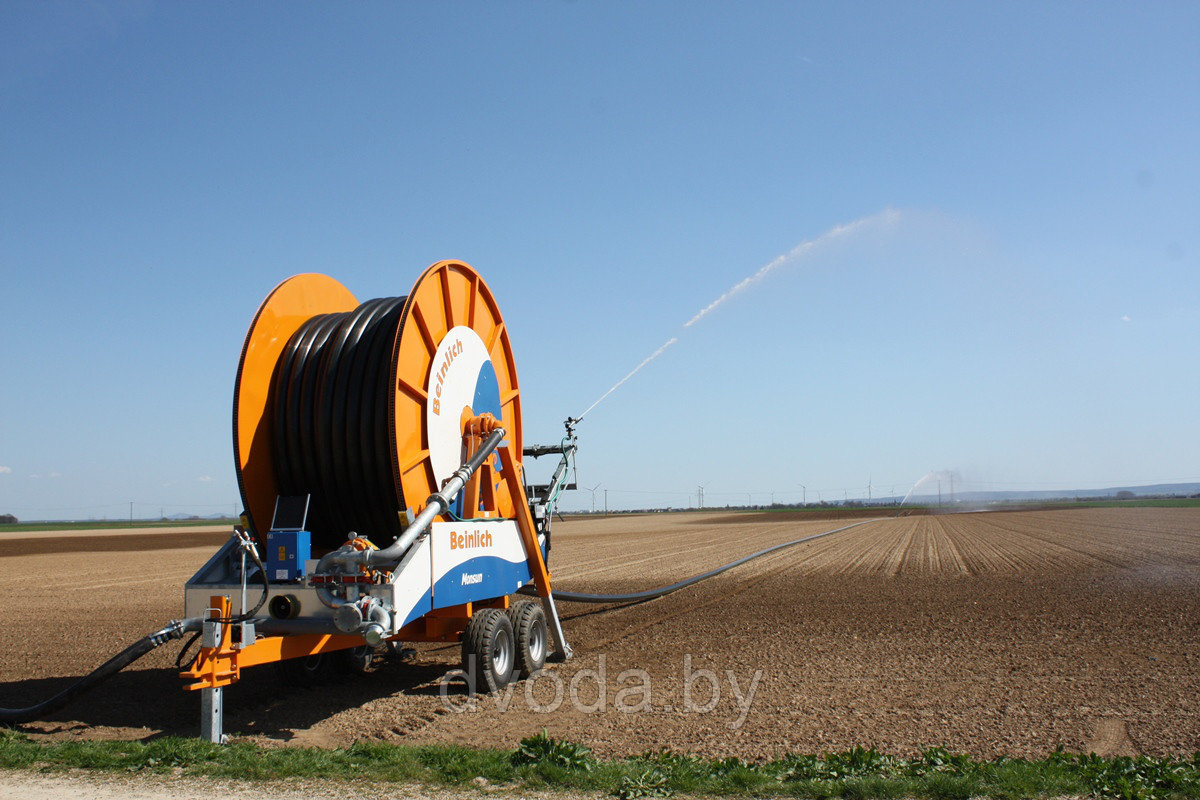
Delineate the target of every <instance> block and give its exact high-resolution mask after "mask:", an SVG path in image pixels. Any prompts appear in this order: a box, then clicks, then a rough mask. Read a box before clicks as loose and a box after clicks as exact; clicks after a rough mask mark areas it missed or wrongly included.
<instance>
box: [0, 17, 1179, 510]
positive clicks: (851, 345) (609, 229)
mask: <svg viewBox="0 0 1200 800" xmlns="http://www.w3.org/2000/svg"><path fill="white" fill-rule="evenodd" d="M889 209H890V210H891V211H892V212H893V213H891V214H885V213H884V212H887V211H888V210H889ZM881 215H882V216H881ZM864 217H867V218H871V219H869V220H868V221H867V222H865V223H863V224H861V225H860V226H859V227H858V228H856V229H855V230H854V231H853V232H852V233H851V234H847V235H845V236H843V237H841V238H835V239H834V240H833V241H826V242H824V243H822V244H820V245H818V246H814V247H813V248H811V249H810V250H808V251H807V252H806V253H804V254H803V255H801V256H799V257H797V258H794V259H792V260H791V261H790V262H788V263H785V264H783V265H781V266H779V267H778V268H777V269H774V270H772V271H771V272H770V273H769V274H768V275H766V276H765V277H763V279H762V280H760V281H758V282H756V283H754V284H753V285H751V286H750V287H748V288H747V289H746V290H745V291H743V292H741V293H739V294H737V295H736V296H733V297H731V298H730V299H729V300H727V301H726V302H725V303H723V304H721V305H720V306H719V307H718V308H716V309H714V310H713V311H712V312H711V313H710V314H708V315H706V316H705V317H704V318H703V319H702V320H701V321H700V322H698V323H697V324H695V325H693V326H691V327H688V328H686V329H685V328H683V324H684V323H685V322H687V321H688V320H689V319H691V318H692V317H693V316H694V315H695V314H696V313H697V312H698V311H699V310H700V309H702V308H704V307H705V306H707V305H708V304H709V303H711V302H712V301H713V300H715V299H716V298H717V297H719V296H720V295H721V294H722V293H723V292H725V291H726V290H728V289H729V288H730V287H731V286H733V285H735V284H737V283H738V282H739V281H741V280H742V279H743V278H744V277H746V276H748V275H750V274H752V273H754V272H755V271H756V270H758V269H759V268H761V267H762V266H763V265H765V264H767V263H768V262H770V261H771V260H772V259H773V258H775V257H776V256H778V255H780V254H783V253H786V252H788V251H790V250H792V249H793V248H794V247H796V246H797V245H799V244H800V243H802V242H804V241H806V240H814V239H817V238H819V237H821V236H822V235H823V234H825V233H826V232H827V231H829V230H830V229H832V228H834V227H835V226H838V225H843V224H847V223H851V222H853V221H855V220H859V219H862V218H864ZM442 258H459V259H463V260H466V261H468V262H469V263H471V264H473V265H474V266H475V267H477V268H478V269H479V270H480V271H481V272H482V273H483V275H484V276H485V278H486V279H487V280H488V282H489V283H490V284H491V286H492V287H493V289H494V290H495V292H496V294H497V296H498V298H499V300H500V303H501V308H502V311H503V312H504V315H505V318H506V320H507V322H508V324H509V327H510V330H511V333H512V337H513V342H514V346H515V348H516V353H517V359H518V362H517V366H518V369H519V374H520V379H521V382H522V389H523V397H524V403H525V423H526V430H527V433H528V439H529V440H530V441H536V440H545V441H554V440H556V438H557V436H558V434H559V432H560V430H561V427H560V425H561V421H562V420H563V419H564V418H565V417H566V416H567V415H569V414H578V412H580V411H582V410H583V409H584V408H586V407H587V406H588V405H589V404H590V403H591V402H592V401H593V400H595V399H596V398H597V397H598V396H600V395H601V394H602V393H603V392H604V391H605V390H606V389H607V388H608V387H609V386H611V385H612V384H613V383H615V382H616V381H617V380H619V379H620V378H621V377H622V376H624V375H625V374H626V373H627V372H628V371H629V370H630V369H632V368H633V367H634V366H635V365H637V364H638V363H639V362H640V361H641V360H642V359H643V358H645V357H646V356H648V355H649V354H650V353H651V352H653V351H654V350H655V349H656V348H657V347H658V346H659V345H661V344H662V343H663V342H664V341H667V340H668V339H669V338H671V337H677V338H678V342H677V343H676V344H675V345H674V346H672V347H670V348H669V349H668V350H666V351H665V352H664V353H663V354H662V355H661V356H660V357H659V358H658V359H656V360H655V361H654V362H652V363H651V364H649V365H647V366H646V368H645V369H643V370H642V371H641V372H639V373H638V374H637V375H636V376H634V378H633V379H631V380H630V381H629V382H628V383H626V384H625V385H624V386H622V387H621V388H620V389H618V390H617V391H616V392H614V393H613V394H612V395H610V396H609V397H608V398H607V399H606V400H605V401H604V402H603V403H602V404H600V405H599V406H597V407H596V409H595V410H594V411H593V412H592V413H591V414H589V416H588V418H587V419H586V420H585V421H584V423H583V425H582V426H581V429H580V433H581V437H582V450H581V453H580V458H579V472H580V475H579V478H580V482H581V483H583V484H585V485H587V486H592V485H595V484H597V483H599V484H602V489H601V492H602V491H603V488H608V489H609V490H610V494H609V503H610V505H612V506H614V507H630V506H642V505H667V504H673V505H686V504H687V503H688V502H689V500H690V501H691V502H694V492H695V488H696V486H697V485H699V484H706V486H707V488H706V491H705V494H706V501H707V504H709V505H723V504H725V503H727V502H729V503H739V504H740V503H743V502H745V493H746V492H754V493H755V494H754V495H753V499H754V501H755V502H767V501H768V500H769V499H770V498H769V495H770V493H771V492H772V491H773V492H775V497H776V499H778V500H793V499H798V498H799V496H800V489H799V485H800V484H804V485H806V486H807V487H808V489H809V491H808V499H809V500H813V499H814V495H813V493H814V492H815V491H820V492H822V493H823V497H824V499H831V498H837V499H840V498H841V497H842V496H843V494H844V493H848V494H849V496H851V497H853V496H855V495H856V494H864V493H865V487H866V484H867V482H868V480H871V481H872V482H873V486H874V491H875V492H876V494H879V493H888V492H890V491H891V490H892V487H895V490H896V491H897V492H902V491H904V490H906V489H907V488H908V486H910V485H912V483H913V482H915V481H917V480H918V479H919V478H921V477H922V476H923V475H925V474H926V473H927V472H929V471H930V470H943V469H945V470H955V471H957V473H958V475H959V476H960V477H959V480H960V481H962V484H961V485H969V486H971V487H973V488H986V487H992V488H1004V489H1010V488H1025V487H1028V488H1058V487H1071V488H1074V487H1100V486H1107V485H1116V484H1126V483H1151V482H1159V481H1179V480H1197V479H1200V455H1198V454H1200V414H1198V413H1197V410H1198V409H1200V402H1198V401H1197V398H1198V397H1200V377H1198V376H1200V370H1198V369H1197V364H1200V5H1197V4H1196V3H1153V4H1130V3H1116V4H1103V3H1100V4H1097V3H1087V4H1084V3H1041V2H1038V3H1001V4H991V3H989V4H984V3H958V2H952V3H942V4H938V3H921V4H910V3H866V4H862V3H858V4H856V3H832V2H830V3H815V2H810V3H799V2H793V3H748V4H735V3H686V2H679V3H660V2H649V3H641V2H639V3H609V2H573V3H549V2H538V3H373V2H365V3H353V4H349V3H347V4H334V3H329V4H311V3H309V4H294V3H286V4H285V3H278V2H265V3H251V4H245V3H233V4H223V3H158V4H153V3H114V4H109V3H88V4H83V3H42V2H19V1H17V0H10V2H5V3H3V4H0V278H2V283H0V287H2V291H0V308H2V309H3V320H4V336H3V337H2V338H0V366H2V367H3V383H2V384H0V386H2V389H0V513H5V512H11V513H15V514H17V515H18V516H19V517H22V518H41V517H52V518H63V517H72V516H78V517H87V516H105V515H108V516H121V515H123V514H128V502H129V501H130V500H133V501H136V502H137V504H138V505H137V506H136V507H135V513H136V514H137V516H139V517H141V516H150V515H157V514H158V513H159V510H160V508H165V509H166V511H167V512H168V513H171V512H179V511H188V512H191V511H195V512H199V513H211V512H214V511H220V510H230V511H232V510H233V507H234V504H235V502H236V497H237V493H236V488H235V480H234V471H233V464H232V454H231V445H230V433H229V430H230V399H231V393H232V383H233V378H234V371H235V368H236V364H237V359H238V354H239V348H240V346H241V341H242V338H243V336H244V333H245V329H246V327H247V325H248V324H249V322H250V319H251V317H252V315H253V313H254V310H255V308H256V307H257V305H258V304H259V302H260V301H261V300H262V298H263V297H264V296H265V295H266V294H267V292H268V291H270V289H271V288H272V287H273V286H274V285H275V284H276V283H277V282H278V281H279V280H281V279H282V278H284V277H287V276H288V275H291V274H294V273H298V272H307V271H316V272H325V273H328V274H330V275H332V276H334V277H336V278H337V279H338V280H340V281H341V282H343V283H344V284H346V286H348V287H349V288H350V289H351V290H352V291H353V292H355V294H356V295H357V296H358V297H359V298H362V299H367V298H371V297H380V296H386V295H394V294H402V293H404V292H405V291H406V290H407V289H408V288H409V286H411V284H412V282H413V280H414V279H415V278H416V277H417V275H418V274H419V273H420V272H421V270H422V269H423V268H424V267H425V266H427V265H428V264H430V263H432V262H433V261H436V260H438V259H442ZM597 500H598V501H600V495H599V494H598V495H597ZM590 502H591V496H590V495H589V494H588V493H587V492H584V493H581V494H576V496H575V497H574V498H572V499H571V500H569V501H568V503H567V507H568V508H572V507H583V506H586V505H590Z"/></svg>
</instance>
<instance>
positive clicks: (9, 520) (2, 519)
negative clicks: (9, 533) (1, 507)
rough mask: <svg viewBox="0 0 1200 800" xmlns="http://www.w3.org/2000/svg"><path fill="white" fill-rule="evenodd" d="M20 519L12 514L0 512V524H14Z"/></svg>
mask: <svg viewBox="0 0 1200 800" xmlns="http://www.w3.org/2000/svg"><path fill="white" fill-rule="evenodd" d="M18 522H20V520H18V519H17V518H16V517H14V516H13V515H12V514H0V525H16V524H17V523H18Z"/></svg>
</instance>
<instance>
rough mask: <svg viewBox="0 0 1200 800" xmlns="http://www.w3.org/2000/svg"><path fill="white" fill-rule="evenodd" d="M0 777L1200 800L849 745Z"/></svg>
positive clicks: (182, 745)
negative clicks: (764, 751) (752, 758)
mask: <svg viewBox="0 0 1200 800" xmlns="http://www.w3.org/2000/svg"><path fill="white" fill-rule="evenodd" d="M0 768H3V769H38V770H41V771H44V772H45V771H57V770H69V769H88V770H97V771H103V772H125V773H129V772H143V771H144V772H149V773H178V774H181V775H186V776H208V777H213V778H232V779H239V780H246V781H276V780H286V779H289V778H309V779H326V780H352V779H363V778H366V779H369V780H371V781H372V782H393V783H421V784H426V785H433V786H469V785H471V783H472V781H474V780H475V779H476V778H479V777H482V778H486V779H487V780H488V781H489V782H490V783H491V784H493V785H500V786H506V787H509V788H512V789H516V790H520V789H568V790H584V791H595V792H602V793H605V794H609V795H612V796H615V797H617V798H620V799H621V800H633V798H640V797H668V796H670V795H673V794H676V793H687V794H697V795H719V796H741V797H809V798H848V799H849V800H866V798H884V799H886V800H890V799H891V798H908V797H918V798H932V799H933V800H960V799H961V800H965V799H966V798H972V797H989V798H998V799H999V800H1017V798H1041V797H1062V796H1067V795H1071V796H1090V797H1098V798H1119V799H1120V800H1160V799H1161V800H1167V798H1185V797H1188V798H1200V753H1197V754H1196V755H1195V756H1193V757H1192V758H1191V759H1190V760H1186V759H1172V758H1149V757H1144V756H1142V757H1138V758H1129V757H1123V756H1118V757H1113V758H1101V757H1098V756H1094V755H1086V756H1085V755H1073V754H1070V753H1065V752H1062V751H1057V752H1055V753H1052V754H1050V755H1049V756H1047V757H1046V758H1043V759H1038V760H1024V759H1010V758H999V759H995V760H992V761H978V760H975V759H972V758H970V757H968V756H965V755H961V754H956V753H952V752H950V751H948V750H945V749H943V748H931V749H929V750H926V751H925V752H923V753H922V754H920V755H918V756H915V757H912V758H898V757H895V756H886V755H883V754H881V753H879V752H877V751H876V750H874V749H866V748H861V747H855V748H853V749H851V750H847V751H845V752H842V753H823V754H821V755H791V756H786V757H784V758H780V759H776V760H774V761H768V762H762V763H750V762H745V761H741V760H739V759H735V758H727V759H706V758H700V757H696V756H689V755H682V754H678V753H672V752H669V751H660V752H654V753H645V754H643V755H641V756H637V757H633V758H624V759H599V758H596V757H594V756H593V755H592V753H591V751H590V750H589V749H588V748H587V747H585V746H584V745H580V744H575V743H572V742H565V741H560V740H555V739H552V738H550V737H548V736H546V735H545V733H544V732H543V733H542V734H539V735H537V736H531V737H529V738H527V739H524V740H522V742H521V743H520V746H519V747H518V749H517V750H515V751H510V750H488V749H473V748H465V747H456V746H439V745H431V746H421V747H416V746H407V745H392V744H383V743H366V742H360V743H357V744H354V745H352V746H350V747H347V748H338V749H329V750H327V749H320V748H304V747H262V746H260V745H257V744H252V743H249V742H235V743H232V744H228V745H214V744H210V743H208V742H203V741H200V740H198V739H181V738H176V737H165V738H162V739H155V740H152V741H146V742H113V741H95V742H93V741H70V742H38V741H34V740H33V739H30V738H29V737H28V736H26V735H24V734H21V733H17V732H14V731H11V730H8V729H0Z"/></svg>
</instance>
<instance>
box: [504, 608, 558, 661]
mask: <svg viewBox="0 0 1200 800" xmlns="http://www.w3.org/2000/svg"><path fill="white" fill-rule="evenodd" d="M508 621H509V622H510V623H512V627H513V635H514V636H516V641H517V662H516V667H515V668H516V671H517V674H518V675H520V677H522V678H528V677H529V676H531V675H537V674H538V673H539V672H541V671H542V667H544V666H546V654H547V653H548V652H550V630H549V628H548V627H547V625H546V612H545V611H544V610H543V609H542V604H541V603H536V602H534V601H532V600H518V601H517V602H515V603H513V604H512V605H511V606H509V607H508Z"/></svg>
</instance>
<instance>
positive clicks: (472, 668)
mask: <svg viewBox="0 0 1200 800" xmlns="http://www.w3.org/2000/svg"><path fill="white" fill-rule="evenodd" d="M514 639H515V637H514V636H513V628H512V623H511V622H509V621H508V615H507V614H505V613H504V612H503V611H500V610H499V609H495V608H485V609H483V610H482V611H479V612H477V613H476V614H475V615H474V616H473V617H471V621H470V622H469V623H467V631H466V633H464V634H463V640H462V666H463V672H465V673H466V674H467V679H468V681H470V682H471V684H472V686H473V687H474V689H475V691H477V692H481V693H488V692H494V691H497V690H498V689H502V688H504V687H505V686H507V685H508V683H509V682H510V681H511V680H512V678H513V668H514V666H515V662H516V652H515V651H516V643H515V641H514Z"/></svg>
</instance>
